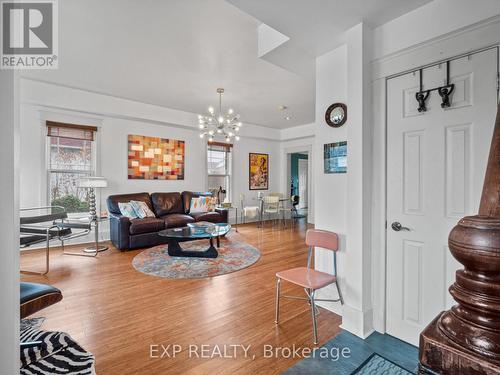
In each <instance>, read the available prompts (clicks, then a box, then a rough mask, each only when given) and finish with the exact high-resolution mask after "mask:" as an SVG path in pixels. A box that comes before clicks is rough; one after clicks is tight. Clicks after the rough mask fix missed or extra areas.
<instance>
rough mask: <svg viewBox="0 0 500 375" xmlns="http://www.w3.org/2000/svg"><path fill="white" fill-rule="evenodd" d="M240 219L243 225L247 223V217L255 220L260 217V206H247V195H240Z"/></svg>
mask: <svg viewBox="0 0 500 375" xmlns="http://www.w3.org/2000/svg"><path fill="white" fill-rule="evenodd" d="M240 209H241V211H240V219H241V222H242V223H245V219H246V218H247V217H249V218H251V219H254V218H256V217H257V216H258V215H259V211H260V207H259V206H246V205H245V194H240Z"/></svg>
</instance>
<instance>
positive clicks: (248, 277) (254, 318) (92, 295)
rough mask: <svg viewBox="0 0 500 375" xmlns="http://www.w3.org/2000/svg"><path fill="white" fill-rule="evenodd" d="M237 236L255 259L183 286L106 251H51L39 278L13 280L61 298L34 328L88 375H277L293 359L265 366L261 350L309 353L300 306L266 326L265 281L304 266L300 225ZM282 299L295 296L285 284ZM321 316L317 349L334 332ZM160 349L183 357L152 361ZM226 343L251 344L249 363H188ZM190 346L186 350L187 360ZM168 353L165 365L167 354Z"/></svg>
mask: <svg viewBox="0 0 500 375" xmlns="http://www.w3.org/2000/svg"><path fill="white" fill-rule="evenodd" d="M239 231H240V233H239V234H238V233H234V231H233V234H232V235H233V236H239V237H240V238H241V239H242V240H244V241H246V242H248V243H250V244H252V245H253V246H255V247H257V248H258V249H260V250H261V253H262V256H261V258H260V259H259V261H258V262H257V263H255V264H254V265H252V266H251V267H249V268H246V269H244V270H241V271H238V272H235V273H232V274H228V275H223V276H217V277H213V278H206V279H191V280H172V279H162V278H158V277H152V276H147V275H145V274H142V273H140V272H137V271H136V270H135V269H134V268H133V267H132V264H131V263H132V259H133V258H134V256H135V255H137V254H138V253H140V251H141V250H134V251H129V252H120V251H118V250H117V249H115V248H114V247H112V246H111V249H110V250H108V251H106V252H103V253H101V254H99V256H98V257H97V258H82V257H74V256H65V255H62V253H61V251H60V250H59V249H55V250H54V251H52V252H51V270H50V272H49V274H48V275H46V276H32V275H22V280H23V281H34V282H43V283H49V284H52V285H54V286H56V287H58V288H60V289H61V291H62V292H63V295H64V298H63V300H62V301H61V302H59V303H58V304H56V305H53V306H51V307H49V308H47V309H45V310H42V311H41V312H39V313H38V314H37V315H34V316H44V317H46V318H47V319H46V321H45V323H44V324H43V326H42V328H43V329H45V330H60V331H65V332H67V333H69V334H70V335H71V336H72V337H74V338H75V339H76V340H77V341H78V342H79V343H80V344H81V345H82V346H83V347H84V348H85V349H87V350H89V351H90V352H92V353H93V354H94V355H95V357H96V367H97V374H100V375H101V374H106V375H107V374H120V375H123V374H280V373H282V372H283V371H284V370H285V369H287V368H289V367H290V366H292V365H293V364H294V363H296V362H298V361H299V360H300V359H301V358H284V357H283V356H279V357H278V358H265V356H264V345H272V347H274V348H277V347H289V348H292V346H293V345H295V346H296V347H310V348H312V347H313V345H312V332H311V314H310V309H309V305H308V304H307V303H306V302H303V301H292V300H282V305H281V316H280V318H281V322H280V325H279V326H276V325H275V324H274V287H275V277H274V274H275V273H276V271H278V270H283V269H287V268H292V267H296V266H304V265H305V264H306V259H307V249H306V246H305V244H304V237H305V226H304V225H303V224H302V225H296V226H295V229H285V230H280V229H277V228H274V229H273V228H272V227H271V225H270V224H266V228H265V229H258V228H256V227H255V225H254V224H248V225H243V226H240V227H239ZM77 247H78V246H75V248H74V249H73V250H75V249H76V248H77ZM82 247H83V246H82ZM43 260H44V258H43V252H41V251H32V252H24V253H23V254H22V256H21V264H22V267H23V268H29V269H33V268H37V267H38V268H40V267H42V266H43V264H44V263H43ZM282 291H283V292H284V293H286V294H295V295H303V294H304V292H303V291H302V290H301V289H300V288H296V287H294V286H291V285H289V284H287V283H284V285H283V287H282ZM320 310H321V313H320V314H319V316H318V332H319V341H320V344H323V343H325V342H326V341H328V340H329V339H331V338H332V337H333V336H335V335H336V334H337V333H339V332H340V328H339V325H340V323H341V317H340V316H338V315H336V314H334V313H332V312H329V311H327V310H325V309H320ZM169 344H170V345H174V344H176V345H180V346H181V347H182V349H183V350H182V352H181V353H179V354H177V355H176V356H175V358H168V357H164V358H151V356H150V345H160V347H158V350H159V351H158V352H156V355H157V356H160V355H162V353H163V349H162V348H161V345H164V346H167V345H169ZM231 344H238V345H245V346H248V345H251V347H250V349H249V351H248V353H249V357H248V358H245V356H244V351H243V350H242V349H239V350H237V351H236V353H237V357H236V358H217V357H215V358H213V359H206V358H196V355H195V354H194V353H198V354H200V356H201V354H202V353H201V349H202V347H201V346H202V345H210V347H208V348H209V349H210V352H211V351H212V350H213V349H214V345H218V348H220V349H223V345H231ZM190 345H195V346H192V347H191V348H192V353H193V354H192V355H191V357H189V346H190ZM227 349H228V350H230V349H232V347H229V346H227ZM169 353H170V355H171V356H172V350H169ZM226 354H228V355H229V354H233V352H232V351H228V352H227V353H226ZM283 354H284V355H285V356H286V354H288V353H286V352H283ZM253 355H255V358H253ZM188 359H189V360H188Z"/></svg>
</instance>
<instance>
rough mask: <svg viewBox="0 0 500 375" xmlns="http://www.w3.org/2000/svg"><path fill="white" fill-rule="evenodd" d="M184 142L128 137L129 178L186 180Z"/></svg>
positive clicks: (138, 136) (136, 136)
mask: <svg viewBox="0 0 500 375" xmlns="http://www.w3.org/2000/svg"><path fill="white" fill-rule="evenodd" d="M184 152H185V145H184V141H178V140H176V139H164V138H156V137H146V136H142V135H129V136H128V178H129V179H132V180H184Z"/></svg>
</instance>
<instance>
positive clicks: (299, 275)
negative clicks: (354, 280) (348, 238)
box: [274, 229, 344, 344]
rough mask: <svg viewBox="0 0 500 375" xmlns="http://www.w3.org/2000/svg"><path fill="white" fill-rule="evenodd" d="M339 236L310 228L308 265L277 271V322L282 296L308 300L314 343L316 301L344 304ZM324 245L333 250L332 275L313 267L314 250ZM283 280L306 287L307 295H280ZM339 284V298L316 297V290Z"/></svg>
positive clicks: (316, 338)
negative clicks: (338, 270) (339, 263)
mask: <svg viewBox="0 0 500 375" xmlns="http://www.w3.org/2000/svg"><path fill="white" fill-rule="evenodd" d="M338 242H339V241H338V236H337V234H336V233H333V232H328V231H326V230H318V229H309V230H308V231H307V233H306V244H307V245H308V246H309V256H308V257H307V267H298V268H292V269H289V270H286V271H280V272H277V273H276V319H275V321H274V322H275V323H276V324H278V323H279V313H280V298H291V299H301V300H306V301H308V302H309V304H310V305H311V314H312V321H313V334H314V344H317V343H318V330H317V327H316V311H317V307H316V303H315V302H316V301H329V302H338V301H340V303H341V304H342V305H343V304H344V299H343V298H342V293H341V292H340V288H339V284H338V281H337V250H338V249H339V247H338ZM316 246H317V247H322V248H324V249H328V250H332V251H333V271H334V274H333V275H330V274H328V273H325V272H320V271H316V270H315V269H313V268H311V258H312V254H313V250H314V248H315V247H316ZM281 280H285V281H288V282H291V283H293V284H295V285H299V286H301V287H303V288H304V291H305V292H306V295H307V297H297V296H286V295H283V296H281V295H280V289H281ZM333 283H335V285H336V286H337V292H338V294H339V298H338V299H315V298H314V294H315V293H316V290H318V289H321V288H324V287H325V286H327V285H330V284H333Z"/></svg>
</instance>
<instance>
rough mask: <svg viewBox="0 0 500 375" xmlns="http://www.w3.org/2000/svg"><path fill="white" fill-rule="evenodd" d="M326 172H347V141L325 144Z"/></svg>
mask: <svg viewBox="0 0 500 375" xmlns="http://www.w3.org/2000/svg"><path fill="white" fill-rule="evenodd" d="M323 159H324V163H325V166H324V168H325V173H347V142H336V143H328V144H325V145H324V157H323Z"/></svg>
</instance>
